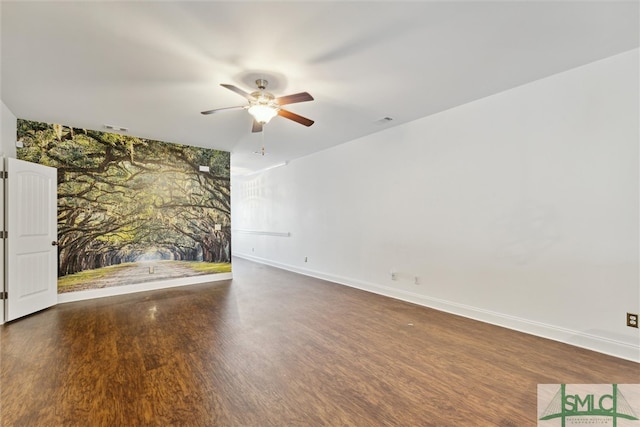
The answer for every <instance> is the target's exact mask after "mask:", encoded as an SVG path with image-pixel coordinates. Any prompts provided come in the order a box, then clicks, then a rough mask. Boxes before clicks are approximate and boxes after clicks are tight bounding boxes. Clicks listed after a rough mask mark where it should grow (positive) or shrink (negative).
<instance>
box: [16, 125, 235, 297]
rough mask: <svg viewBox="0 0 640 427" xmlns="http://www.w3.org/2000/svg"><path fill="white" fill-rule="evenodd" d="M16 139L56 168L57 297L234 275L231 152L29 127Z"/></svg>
mask: <svg viewBox="0 0 640 427" xmlns="http://www.w3.org/2000/svg"><path fill="white" fill-rule="evenodd" d="M18 140H19V141H22V142H23V143H24V148H18V150H17V151H18V158H19V159H21V160H26V161H30V162H35V163H40V164H43V165H47V166H53V167H55V168H57V169H58V240H59V250H58V292H59V293H63V292H72V291H78V290H85V289H96V288H106V287H111V286H120V285H127V284H134V283H143V282H149V281H158V280H166V279H173V278H179V277H188V276H195V275H203V274H214V273H223V272H230V271H231V219H230V213H231V208H230V204H231V203H230V185H229V184H230V179H229V160H230V154H229V153H228V152H224V151H217V150H209V149H204V148H196V147H190V146H186V145H178V144H169V143H165V142H160V141H152V140H147V139H143V138H136V137H132V136H125V135H120V134H115V133H107V132H98V131H92V130H86V129H76V128H71V127H67V126H62V125H57V124H47V123H40V122H33V121H27V120H18ZM201 166H206V167H208V172H207V171H201ZM205 169H206V168H205Z"/></svg>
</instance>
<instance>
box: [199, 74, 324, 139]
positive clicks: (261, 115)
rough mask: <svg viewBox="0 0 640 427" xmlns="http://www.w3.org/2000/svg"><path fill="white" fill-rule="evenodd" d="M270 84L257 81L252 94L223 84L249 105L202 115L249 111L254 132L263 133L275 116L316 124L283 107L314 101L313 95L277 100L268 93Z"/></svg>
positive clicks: (299, 95)
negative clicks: (264, 127) (256, 87)
mask: <svg viewBox="0 0 640 427" xmlns="http://www.w3.org/2000/svg"><path fill="white" fill-rule="evenodd" d="M268 84H269V82H268V81H266V80H264V79H258V80H256V85H257V86H258V90H256V91H254V92H251V93H247V92H245V91H243V90H242V89H240V88H238V87H237V86H234V85H228V84H221V85H220V86H222V87H225V88H227V89H229V90H231V91H233V92H235V93H237V94H238V95H240V96H242V97H244V98H246V99H247V101H249V105H244V106H242V105H240V106H237V107H225V108H216V109H214V110H208V111H203V112H202V114H213V113H217V112H220V111H228V110H240V109H242V110H247V111H248V112H249V114H251V115H252V116H253V127H252V128H251V131H252V132H262V126H263V125H265V124H266V123H269V120H271V119H272V118H273V117H275V116H281V117H284V118H285V119H289V120H293V121H294V122H298V123H300V124H301V125H304V126H311V125H312V124H313V123H314V122H313V120H311V119H308V118H306V117H302V116H300V115H298V114H295V113H292V112H291V111H288V110H285V109H283V108H282V106H283V105H289V104H295V103H296V102H306V101H313V97H312V96H311V95H309V94H308V93H307V92H300V93H296V94H293V95H286V96H280V97H278V98H276V97H275V96H273V94H271V93H269V92H267V90H266V89H267V85H268Z"/></svg>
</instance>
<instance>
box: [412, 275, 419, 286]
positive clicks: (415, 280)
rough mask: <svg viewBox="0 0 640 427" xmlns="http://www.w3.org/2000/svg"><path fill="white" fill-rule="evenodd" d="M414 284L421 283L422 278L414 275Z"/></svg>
mask: <svg viewBox="0 0 640 427" xmlns="http://www.w3.org/2000/svg"><path fill="white" fill-rule="evenodd" d="M413 284H414V285H419V284H420V278H419V277H418V276H414V277H413Z"/></svg>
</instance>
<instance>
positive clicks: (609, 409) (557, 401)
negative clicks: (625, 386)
mask: <svg viewBox="0 0 640 427" xmlns="http://www.w3.org/2000/svg"><path fill="white" fill-rule="evenodd" d="M570 417H586V418H588V419H589V421H587V420H585V422H586V423H589V424H593V422H592V421H593V420H594V419H595V418H596V417H597V418H599V419H602V420H606V421H605V422H606V424H609V422H612V425H613V427H617V425H618V419H626V420H633V421H637V420H638V416H637V415H636V413H635V412H634V411H633V408H632V407H631V405H630V404H629V402H628V401H627V399H626V398H625V397H624V395H623V394H622V392H620V389H619V388H618V385H617V384H611V393H608V392H606V393H593V392H591V393H588V392H587V393H585V392H583V393H567V385H566V384H560V389H559V390H558V391H557V393H556V394H555V395H554V396H553V398H552V399H551V402H550V403H549V405H548V406H547V407H546V409H545V410H544V412H543V413H542V416H541V417H540V421H547V420H552V419H555V418H559V419H560V420H561V423H562V424H561V426H562V427H565V426H566V423H567V418H570ZM585 422H582V423H581V422H579V421H573V422H572V424H578V423H580V424H584V423H585ZM634 424H635V423H634Z"/></svg>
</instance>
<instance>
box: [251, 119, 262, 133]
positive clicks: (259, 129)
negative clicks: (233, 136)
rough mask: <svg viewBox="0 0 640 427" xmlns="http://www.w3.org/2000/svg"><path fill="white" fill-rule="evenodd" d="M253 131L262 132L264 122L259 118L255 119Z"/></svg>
mask: <svg viewBox="0 0 640 427" xmlns="http://www.w3.org/2000/svg"><path fill="white" fill-rule="evenodd" d="M251 132H254V133H255V132H262V123H260V122H259V121H257V120H254V121H253V126H252V127H251Z"/></svg>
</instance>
